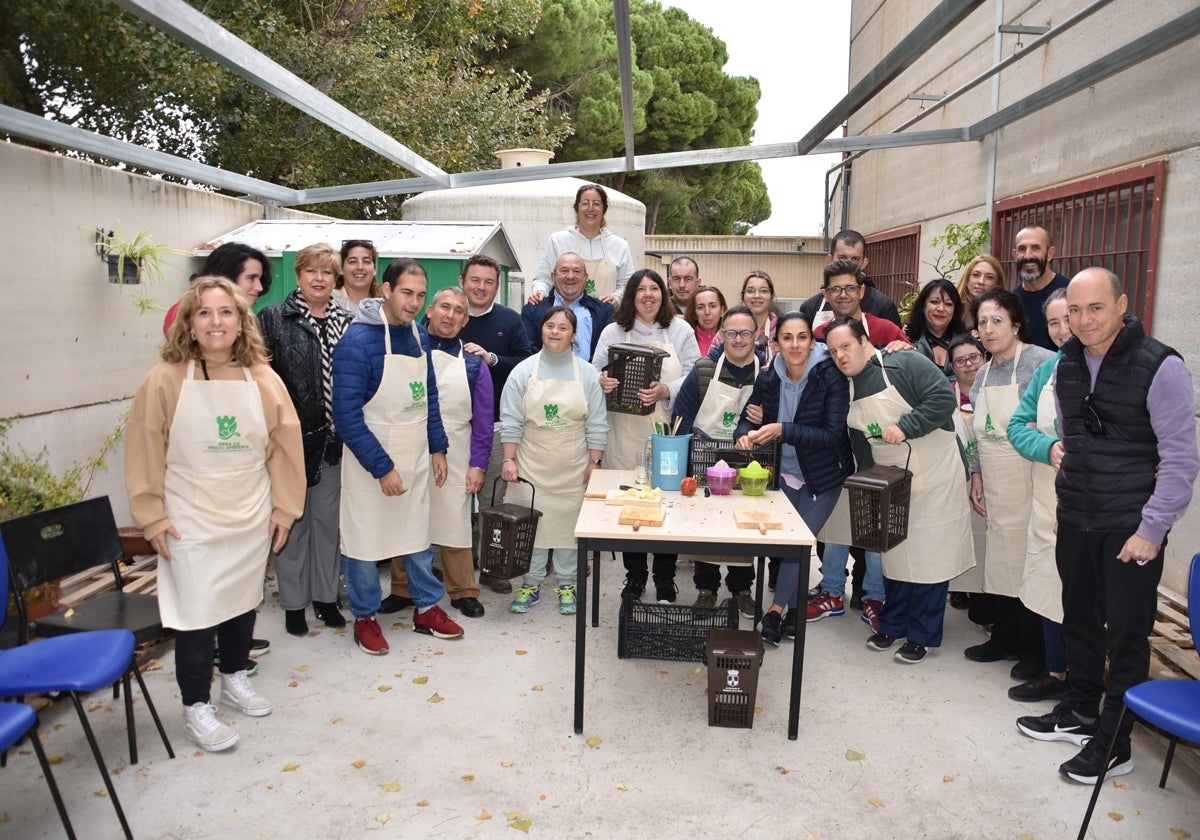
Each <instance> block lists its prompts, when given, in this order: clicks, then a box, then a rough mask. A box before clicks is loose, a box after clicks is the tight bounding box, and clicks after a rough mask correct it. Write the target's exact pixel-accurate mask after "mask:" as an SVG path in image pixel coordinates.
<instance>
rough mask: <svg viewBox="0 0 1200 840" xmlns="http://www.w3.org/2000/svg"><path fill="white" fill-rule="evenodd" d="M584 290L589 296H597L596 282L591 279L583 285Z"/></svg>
mask: <svg viewBox="0 0 1200 840" xmlns="http://www.w3.org/2000/svg"><path fill="white" fill-rule="evenodd" d="M583 290H584V291H585V292H587V293H588V294H589V295H594V294H596V281H595V280H593V279H591V278H590V277H589V278H588V281H587V282H586V283H584V284H583Z"/></svg>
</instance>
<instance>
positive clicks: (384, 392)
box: [341, 308, 430, 561]
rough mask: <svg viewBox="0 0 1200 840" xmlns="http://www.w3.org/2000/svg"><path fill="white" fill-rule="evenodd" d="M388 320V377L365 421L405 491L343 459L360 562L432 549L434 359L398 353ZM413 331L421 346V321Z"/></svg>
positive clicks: (345, 538) (347, 548) (346, 511)
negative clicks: (390, 491) (429, 392)
mask: <svg viewBox="0 0 1200 840" xmlns="http://www.w3.org/2000/svg"><path fill="white" fill-rule="evenodd" d="M379 316H380V317H381V318H382V319H383V353H384V355H383V376H382V377H381V378H380V380H379V390H377V391H376V392H375V396H373V397H371V399H370V400H369V401H368V402H367V404H366V405H364V406H363V420H364V421H366V424H367V429H369V430H370V432H371V434H373V435H375V439H376V440H378V441H379V444H380V446H382V447H383V449H384V451H385V452H387V454H388V456H389V457H390V458H391V459H392V463H393V465H394V466H395V468H396V472H398V473H399V474H400V480H401V481H403V482H404V488H405V491H406V492H405V493H404V494H402V495H400V496H385V495H383V490H382V489H381V488H380V486H379V479H377V478H373V477H372V476H371V474H370V473H369V472H367V471H366V470H365V469H363V467H362V464H360V463H358V459H357V458H353V457H350V458H344V459H343V462H342V506H341V532H342V534H341V536H342V553H343V554H345V555H346V556H347V557H352V558H354V559H355V560H369V561H379V560H387V559H389V558H391V557H398V556H400V555H403V554H413V553H415V552H418V551H423V550H425V549H426V548H429V473H430V469H429V431H428V420H429V403H428V401H427V397H426V394H425V383H426V382H427V380H428V374H429V363H428V362H427V361H426V359H425V353H424V352H421V354H420V355H419V356H416V357H413V356H401V355H395V354H393V353H392V336H391V330H390V329H389V328H388V323H387V316H385V315H384V314H383V310H382V308H381V309H380V310H379ZM411 327H412V334H413V338H414V340H416V341H417V347H418V348H419V347H420V346H421V344H420V335H419V334H418V333H417V325H416V324H412V325H411Z"/></svg>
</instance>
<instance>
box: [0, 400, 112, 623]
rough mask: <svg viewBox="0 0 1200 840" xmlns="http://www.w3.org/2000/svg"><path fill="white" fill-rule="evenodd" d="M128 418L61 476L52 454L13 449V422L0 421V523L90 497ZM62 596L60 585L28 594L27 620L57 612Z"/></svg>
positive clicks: (11, 604) (12, 605)
mask: <svg viewBox="0 0 1200 840" xmlns="http://www.w3.org/2000/svg"><path fill="white" fill-rule="evenodd" d="M127 418H128V415H125V416H122V417H121V419H120V421H119V422H118V423H117V426H116V428H115V429H113V431H112V432H111V433H110V434H109V435H108V437H106V438H105V439H104V441H103V442H102V443H101V444H100V449H99V451H98V452H96V454H95V455H92V456H91V457H89V458H87V459H85V460H83V461H76V462H75V463H74V464H72V465H71V466H70V467H68V468H67V469H65V470H63V471H62V472H60V473H56V472H54V471H53V470H52V469H51V468H50V464H49V453H48V452H47V451H46V449H45V447H43V448H42V449H40V450H39V451H37V452H33V453H31V452H29V451H28V450H26V449H25V447H23V446H19V445H18V446H15V447H13V446H10V445H9V444H8V442H7V437H8V430H9V428H11V426H12V423H13V419H14V418H7V419H4V420H0V520H4V519H12V518H14V517H17V516H25V515H26V514H29V513H36V512H37V511H39V510H46V509H48V508H54V507H59V506H61V505H67V504H70V503H72V502H78V501H79V500H80V499H82V498H83V497H84V496H85V495H87V491H88V488H89V487H90V486H91V483H92V478H93V476H95V474H96V470H98V469H103V468H104V466H105V462H104V458H105V456H106V455H108V453H109V452H111V451H112V449H113V447H115V446H116V445H117V443H119V442H120V440H121V437H122V436H123V435H124V433H125V421H126V419H127ZM60 594H61V587H60V585H59V583H58V581H54V582H52V583H44V584H41V585H40V586H35V587H33V588H32V589H29V590H27V591H26V593H25V602H26V605H27V606H28V608H29V612H28V618H29V619H30V620H33V619H36V618H40V617H42V616H44V615H49V614H50V613H52V612H54V610H55V609H56V608H57V606H58V598H59V595H60ZM12 598H13V596H12V595H11V594H10V595H9V603H8V604H7V610H8V613H9V615H15V614H16V606H15V603H14V602H13V600H12Z"/></svg>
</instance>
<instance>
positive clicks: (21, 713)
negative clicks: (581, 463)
mask: <svg viewBox="0 0 1200 840" xmlns="http://www.w3.org/2000/svg"><path fill="white" fill-rule="evenodd" d="M27 732H30V733H31V734H30V738H29V740H30V741H31V742H32V743H33V751H34V752H35V753H37V757H38V763H39V764H41V765H42V775H43V776H45V777H46V784H47V785H49V786H50V795H51V796H53V797H54V807H55V808H57V809H58V818H59V819H60V820H62V824H63V828H64V829H66V832H67V837H69V838H71V840H74V838H75V829H74V828H72V827H71V818H70V817H68V816H67V808H66V806H65V805H63V801H62V796H61V795H60V794H59V792H58V785H57V784H55V782H54V774H52V773H51V772H50V762H49V761H47V760H46V751H45V750H44V749H42V742H41V740H40V739H39V738H38V734H37V712H35V711H34V710H33V707H32V706H27V705H25V704H24V703H0V753H4V752H5V751H6V750H8V748H9V747H11V746H12V745H13V744H15V743H16V742H17V741H19V740H20V739H21V738H22V737H23V736H24V735H25V733H27ZM5 763H7V762H6V761H5V760H4V758H0V764H5Z"/></svg>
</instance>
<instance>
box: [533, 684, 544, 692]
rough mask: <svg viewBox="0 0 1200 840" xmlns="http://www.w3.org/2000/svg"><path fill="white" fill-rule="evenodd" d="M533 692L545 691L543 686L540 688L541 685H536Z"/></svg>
mask: <svg viewBox="0 0 1200 840" xmlns="http://www.w3.org/2000/svg"><path fill="white" fill-rule="evenodd" d="M533 690H534V691H542V690H543V689H542V686H540V685H535V686H534V687H533Z"/></svg>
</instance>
